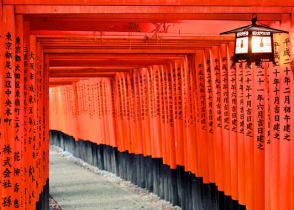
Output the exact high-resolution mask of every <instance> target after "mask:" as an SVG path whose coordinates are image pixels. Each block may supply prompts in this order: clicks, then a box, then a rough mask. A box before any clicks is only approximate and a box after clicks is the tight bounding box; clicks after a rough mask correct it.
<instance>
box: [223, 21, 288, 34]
mask: <svg viewBox="0 0 294 210" xmlns="http://www.w3.org/2000/svg"><path fill="white" fill-rule="evenodd" d="M251 21H252V24H250V25H247V26H243V27H240V28H236V29H233V30H230V31H225V32H222V33H220V35H223V34H232V33H238V32H243V31H265V32H271V33H289V32H288V31H283V30H279V29H275V28H271V27H269V26H267V25H258V24H256V21H257V18H253V19H252V20H251Z"/></svg>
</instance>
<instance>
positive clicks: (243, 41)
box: [235, 37, 248, 54]
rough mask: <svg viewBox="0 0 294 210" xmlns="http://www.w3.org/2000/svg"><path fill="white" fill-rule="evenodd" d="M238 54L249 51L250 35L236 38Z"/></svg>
mask: <svg viewBox="0 0 294 210" xmlns="http://www.w3.org/2000/svg"><path fill="white" fill-rule="evenodd" d="M235 53H236V54H241V53H248V37H239V38H236V50H235Z"/></svg>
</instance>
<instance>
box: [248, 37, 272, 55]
mask: <svg viewBox="0 0 294 210" xmlns="http://www.w3.org/2000/svg"><path fill="white" fill-rule="evenodd" d="M251 49H252V53H271V52H272V43H271V37H270V36H252V39H251Z"/></svg>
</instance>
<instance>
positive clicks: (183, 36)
mask: <svg viewBox="0 0 294 210" xmlns="http://www.w3.org/2000/svg"><path fill="white" fill-rule="evenodd" d="M0 3H1V4H0V21H1V22H0V35H1V37H0V43H1V44H0V46H1V47H0V48H1V51H0V65H1V71H0V97H1V100H0V102H1V105H0V112H1V115H0V147H1V148H0V162H1V163H0V164H1V165H0V177H1V179H0V209H1V210H6V209H28V210H32V209H48V189H49V177H48V175H49V168H48V159H49V155H48V154H49V133H50V137H51V141H50V142H51V143H52V144H55V145H58V146H60V147H62V148H63V149H64V150H67V151H69V152H72V153H73V154H74V155H75V156H77V157H80V158H82V159H83V160H85V161H87V162H89V163H90V164H93V165H96V166H98V167H99V168H102V169H104V170H109V171H112V172H114V173H116V174H117V175H118V176H120V177H122V178H124V179H127V180H130V181H132V182H133V183H134V184H137V185H139V186H140V187H145V188H147V189H148V190H149V191H152V192H154V193H156V194H157V195H159V196H160V197H161V198H162V199H165V200H167V201H169V202H171V203H172V204H174V205H179V206H181V207H182V208H183V209H197V210H198V209H199V210H204V209H205V210H206V209H209V210H214V209H225V210H228V209H229V210H230V209H233V210H235V209H245V208H246V209H248V210H294V134H293V132H294V127H293V126H294V115H293V111H294V110H293V109H294V94H293V92H294V82H293V67H292V68H291V53H292V54H293V52H294V51H293V48H291V42H293V41H294V34H293V33H292V30H291V27H292V28H293V26H294V25H293V24H294V23H293V21H294V19H293V14H294V13H293V11H294V2H293V1H290V0H289V1H287V0H279V1H275V0H263V1H254V0H248V1H237V0H232V1H230V0H222V1H220V0H216V1H205V0H198V1H193V0H171V1H166V0H159V1H156V2H155V1H147V0H125V1H123V3H121V2H120V1H116V0H113V1H108V0H101V1H95V0H0ZM252 14H257V15H258V20H259V21H260V23H264V24H267V25H269V26H272V27H275V28H278V29H282V30H287V31H289V32H290V33H289V34H277V35H275V36H274V41H275V45H274V46H275V59H276V64H275V65H274V64H273V63H269V62H264V63H262V64H261V65H259V66H256V65H255V64H252V65H251V66H248V65H246V63H244V62H243V63H237V64H235V65H232V59H231V58H232V56H233V53H234V36H233V35H228V36H219V33H220V32H223V31H226V30H230V29H233V28H237V27H241V26H243V25H248V24H249V23H250V19H251V17H252ZM49 116H50V121H49ZM49 130H50V132H49ZM97 208H98V207H97Z"/></svg>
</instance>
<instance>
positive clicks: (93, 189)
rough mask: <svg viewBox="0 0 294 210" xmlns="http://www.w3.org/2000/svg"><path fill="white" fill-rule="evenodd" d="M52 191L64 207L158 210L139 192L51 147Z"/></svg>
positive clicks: (73, 209) (73, 208)
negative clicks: (122, 185) (77, 162)
mask: <svg viewBox="0 0 294 210" xmlns="http://www.w3.org/2000/svg"><path fill="white" fill-rule="evenodd" d="M50 195H51V196H52V197H53V198H54V200H56V202H57V203H58V204H59V205H60V206H61V208H62V210H75V209H78V210H94V209H95V210H96V209H107V210H112V209H126V210H156V209H159V208H157V207H156V206H153V205H152V203H151V202H149V201H146V200H143V199H142V198H141V196H139V195H138V194H136V193H134V192H131V191H129V190H126V189H125V188H123V187H120V186H119V185H116V184H115V183H112V182H110V181H108V180H107V177H104V176H101V175H99V174H96V173H94V172H91V171H90V170H87V169H86V168H83V167H81V166H79V165H77V164H76V163H75V161H74V160H71V159H70V158H66V157H64V156H63V155H62V153H60V151H57V150H55V149H52V148H51V149H50Z"/></svg>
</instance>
